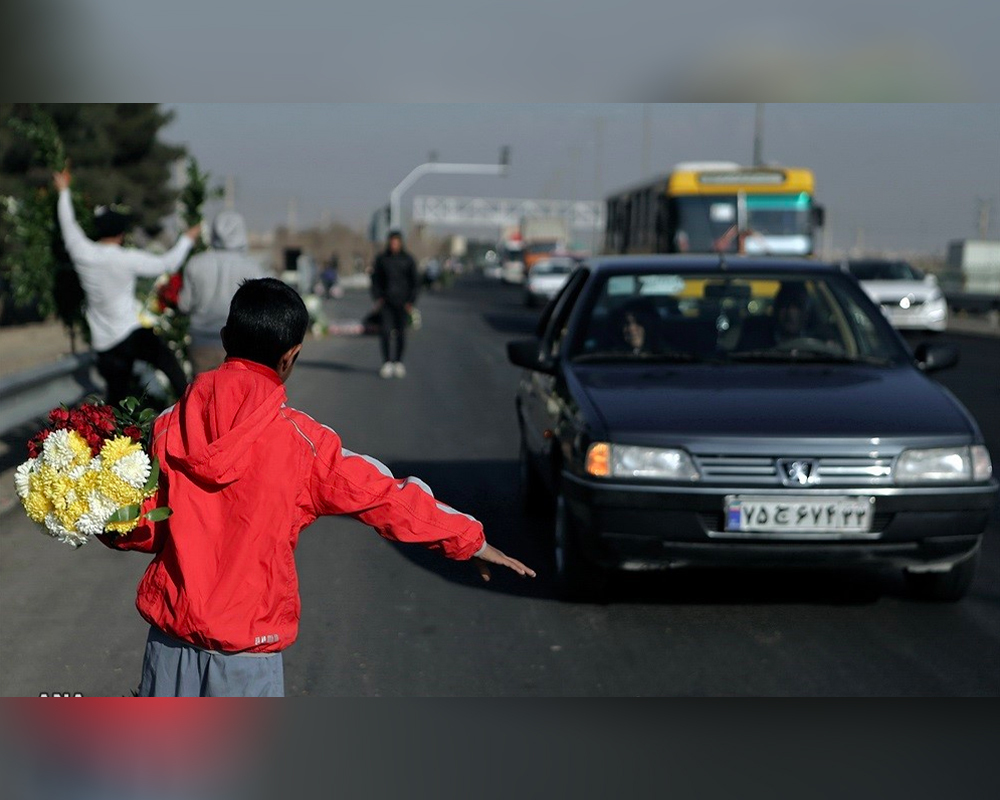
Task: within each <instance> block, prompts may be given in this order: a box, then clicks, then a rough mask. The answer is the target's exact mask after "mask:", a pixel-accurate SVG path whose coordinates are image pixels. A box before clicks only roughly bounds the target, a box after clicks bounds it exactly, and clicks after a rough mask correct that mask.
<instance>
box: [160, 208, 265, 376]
mask: <svg viewBox="0 0 1000 800" xmlns="http://www.w3.org/2000/svg"><path fill="white" fill-rule="evenodd" d="M247 244H248V237H247V226H246V222H245V221H244V219H243V216H242V215H241V214H239V213H238V212H236V211H231V210H226V211H222V212H220V213H219V215H218V216H217V217H216V218H215V220H214V221H213V222H212V249H211V250H206V251H205V252H204V253H198V255H196V256H193V257H192V258H191V260H190V261H189V262H188V264H187V266H186V267H185V268H184V283H183V284H182V286H181V292H180V296H179V297H178V298H177V307H178V308H179V309H180V310H181V311H182V312H184V313H185V314H190V316H191V327H190V333H191V346H190V347H189V348H188V355H189V356H190V358H191V366H192V367H194V373H195V375H200V374H201V373H202V372H208V371H209V370H212V369H215V368H216V367H218V366H220V365H221V364H222V362H223V361H225V360H226V351H225V349H224V348H223V346H222V336H221V335H220V333H219V332H220V331H221V330H222V328H223V327H224V326H225V324H226V319H227V318H228V316H229V304H230V303H231V302H232V299H233V295H234V294H236V290H237V289H239V288H240V285H241V284H242V283H243V282H244V281H247V280H252V279H254V278H266V277H273V276H271V274H270V273H269V272H268V271H267V270H266V269H265V268H264V267H263V265H262V264H260V263H259V262H258V261H256V260H255V259H253V258H251V257H250V256H249V255H247V252H246V251H247Z"/></svg>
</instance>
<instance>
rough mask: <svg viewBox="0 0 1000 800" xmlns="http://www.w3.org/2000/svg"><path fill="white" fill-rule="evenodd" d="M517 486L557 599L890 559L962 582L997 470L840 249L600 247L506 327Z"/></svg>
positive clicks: (927, 588) (912, 571)
mask: <svg viewBox="0 0 1000 800" xmlns="http://www.w3.org/2000/svg"><path fill="white" fill-rule="evenodd" d="M507 352H508V357H509V359H510V361H511V362H512V363H514V364H515V365H517V366H520V367H523V368H524V372H523V373H522V377H521V380H520V386H519V388H518V391H517V397H516V413H517V422H518V426H519V429H520V433H521V444H520V448H521V476H522V486H523V494H524V497H525V500H526V502H527V503H528V504H534V505H536V506H537V505H540V504H541V503H542V502H543V501H545V499H546V498H550V499H551V501H552V502H551V503H550V504H547V505H549V507H553V506H554V514H555V518H554V531H553V533H554V535H553V541H554V556H555V565H556V578H557V582H558V585H559V587H560V589H561V590H562V592H563V593H564V594H565V595H566V596H568V597H577V598H582V597H587V596H589V595H594V594H598V593H600V592H601V590H602V588H603V586H604V584H605V580H606V578H607V574H608V571H609V570H612V569H617V570H648V569H671V568H675V567H683V566H687V565H705V566H712V565H743V566H753V565H755V566H767V567H773V566H781V565H786V566H807V565H812V566H818V565H825V566H833V567H847V566H856V565H862V564H875V565H883V566H891V567H895V568H900V569H902V570H903V571H904V574H905V577H906V581H907V584H908V585H909V587H910V589H911V590H912V591H913V593H914V594H916V595H917V596H920V597H924V598H927V599H932V600H940V601H951V600H957V599H959V598H961V597H962V596H963V595H964V594H965V593H966V592H967V590H968V589H969V586H970V585H971V583H972V580H973V576H974V574H975V570H976V562H977V558H978V553H979V548H980V544H981V537H982V534H983V531H984V530H985V529H986V526H987V523H988V521H989V517H990V512H991V509H992V508H993V506H994V503H995V502H996V496H997V489H998V485H997V480H996V478H995V477H993V475H992V465H991V461H990V455H989V453H988V451H987V449H986V446H985V443H984V440H983V436H982V434H981V433H980V431H979V429H978V427H977V426H976V423H975V421H974V420H973V419H972V417H971V416H970V415H969V413H968V411H966V409H965V408H963V407H962V406H961V404H960V403H959V402H958V401H957V400H956V399H955V398H954V396H952V395H951V394H950V393H949V392H947V391H945V390H944V389H943V388H942V387H941V386H940V385H939V384H938V383H937V382H935V381H933V380H931V379H930V378H928V377H927V375H926V373H929V372H932V371H933V370H938V369H944V368H946V367H949V366H952V365H954V364H955V363H956V362H957V360H958V351H957V350H956V349H955V348H954V347H951V346H949V345H946V344H940V343H924V344H921V345H920V346H918V347H917V348H916V349H915V350H914V351H911V350H910V349H909V347H908V346H907V345H906V342H905V341H904V340H903V339H902V338H901V337H900V335H899V333H898V332H897V331H895V330H894V329H893V328H892V327H891V325H890V324H889V322H888V320H886V319H885V317H884V316H883V315H882V314H881V313H880V311H879V309H878V308H877V307H876V306H875V305H874V304H873V303H872V302H871V300H870V299H869V298H868V296H867V295H866V294H865V293H864V292H863V291H862V290H861V288H860V286H859V285H858V283H857V281H856V280H854V279H853V278H851V277H850V276H849V275H847V274H846V273H844V272H843V271H842V270H841V269H839V268H838V267H837V266H836V265H829V264H816V263H813V262H805V261H802V260H793V259H764V258H759V257H757V258H749V257H740V256H732V257H728V258H726V259H725V261H722V260H721V259H719V258H718V257H707V256H647V257H635V256H633V257H616V258H602V259H595V260H593V261H590V262H584V263H583V264H582V265H581V266H579V267H578V268H577V269H576V270H574V272H573V274H572V275H571V277H570V279H569V281H568V282H567V283H566V286H565V287H564V288H563V290H562V291H561V292H560V294H559V295H558V296H557V297H556V298H555V299H554V300H553V301H552V302H551V303H550V304H549V305H548V306H547V307H546V309H545V311H544V312H543V314H542V317H541V319H540V320H539V323H538V327H537V336H536V337H534V338H531V339H527V340H522V341H515V342H510V343H508V345H507Z"/></svg>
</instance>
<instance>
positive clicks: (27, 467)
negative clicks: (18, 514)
mask: <svg viewBox="0 0 1000 800" xmlns="http://www.w3.org/2000/svg"><path fill="white" fill-rule="evenodd" d="M37 461H38V459H37V458H29V459H28V460H27V461H25V462H24V463H23V464H21V465H20V466H19V467H18V468H17V471H16V472H15V473H14V488H15V489H16V490H17V496H18V497H20V498H21V499H22V500H23V499H24V498H25V497H27V496H28V492H29V491H30V489H31V483H30V480H29V479H30V478H31V473H32V472H34V470H35V464H36V463H37Z"/></svg>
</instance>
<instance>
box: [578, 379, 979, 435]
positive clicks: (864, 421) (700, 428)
mask: <svg viewBox="0 0 1000 800" xmlns="http://www.w3.org/2000/svg"><path fill="white" fill-rule="evenodd" d="M572 373H573V376H574V377H575V378H576V380H577V381H578V382H579V386H580V387H581V391H582V392H584V393H585V394H586V396H587V399H588V400H589V401H590V404H591V405H592V406H593V407H594V409H595V410H596V411H597V413H598V414H599V415H600V416H601V418H602V419H603V422H604V423H605V425H606V426H607V429H608V435H609V436H610V437H612V438H614V437H615V436H619V435H622V434H624V435H626V436H628V435H629V434H634V435H636V436H640V437H641V436H642V435H644V434H659V435H662V434H667V435H674V434H682V435H691V434H698V435H705V436H739V435H753V436H755V437H761V436H776V437H787V436H809V437H856V436H857V437H865V438H870V437H887V438H888V437H893V436H936V435H937V436H956V435H959V436H961V435H969V434H971V433H972V432H973V429H972V427H971V425H970V422H969V420H968V418H967V416H966V414H965V413H964V411H963V410H962V408H961V407H960V406H959V404H958V402H957V401H956V400H954V399H953V398H952V397H951V395H950V394H948V392H947V391H946V390H944V389H943V388H942V387H941V386H939V385H938V384H936V383H934V382H933V381H931V380H930V379H928V378H926V377H924V375H923V374H922V373H920V372H918V371H917V370H915V369H913V368H912V367H909V366H900V367H891V368H882V367H868V366H852V365H814V364H810V365H800V364H793V365H783V364H782V365H758V364H754V365H743V364H738V365H683V366H649V367H643V366H640V365H594V366H577V367H574V368H572Z"/></svg>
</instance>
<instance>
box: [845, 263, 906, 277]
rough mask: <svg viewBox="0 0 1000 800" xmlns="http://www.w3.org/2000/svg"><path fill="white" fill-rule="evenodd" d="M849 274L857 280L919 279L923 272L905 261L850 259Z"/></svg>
mask: <svg viewBox="0 0 1000 800" xmlns="http://www.w3.org/2000/svg"><path fill="white" fill-rule="evenodd" d="M847 266H848V269H850V271H851V274H852V275H853V276H854V277H855V278H857V279H858V280H859V281H920V280H923V279H924V274H923V273H922V272H921V271H920V270H918V269H916V268H915V267H911V266H910V265H909V264H907V263H906V262H905V261H850V262H848V264H847Z"/></svg>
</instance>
